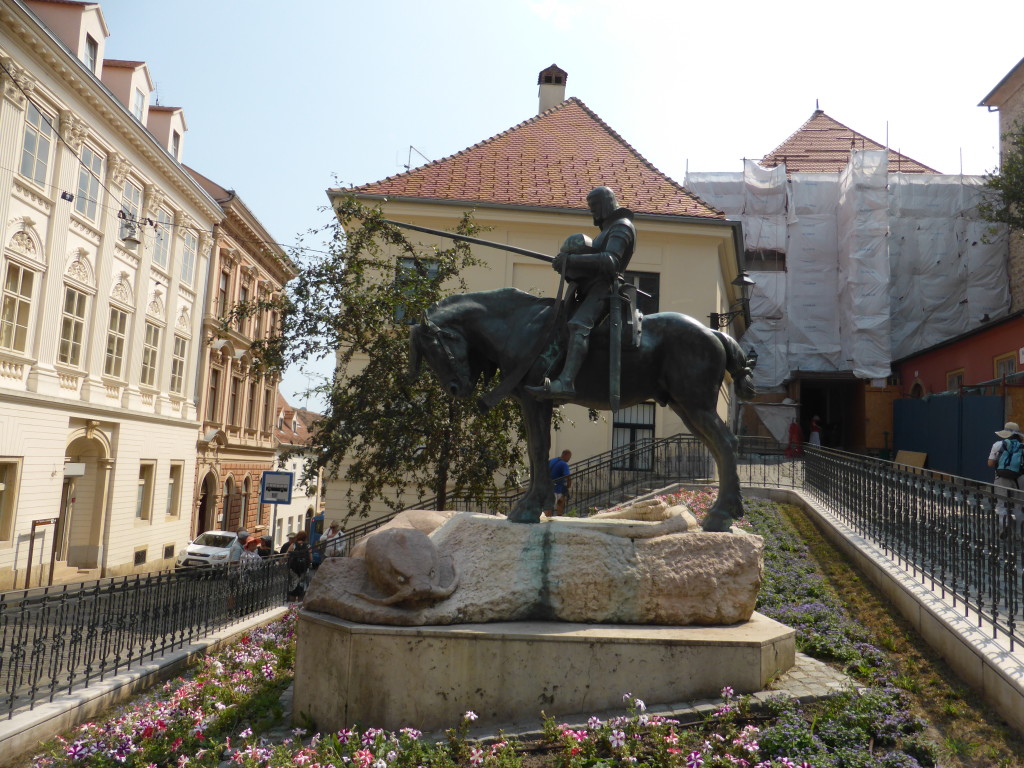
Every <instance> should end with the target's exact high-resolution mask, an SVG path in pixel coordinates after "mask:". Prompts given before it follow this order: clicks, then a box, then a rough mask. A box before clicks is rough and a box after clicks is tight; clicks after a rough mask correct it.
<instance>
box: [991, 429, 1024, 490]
mask: <svg viewBox="0 0 1024 768" xmlns="http://www.w3.org/2000/svg"><path fill="white" fill-rule="evenodd" d="M1022 464H1024V443H1021V441H1020V440H1015V439H1013V438H1007V439H1006V440H1003V449H1002V450H1001V451H1000V452H999V461H998V462H997V463H996V477H1005V478H1008V479H1010V480H1016V479H1017V478H1018V477H1020V475H1021V465H1022Z"/></svg>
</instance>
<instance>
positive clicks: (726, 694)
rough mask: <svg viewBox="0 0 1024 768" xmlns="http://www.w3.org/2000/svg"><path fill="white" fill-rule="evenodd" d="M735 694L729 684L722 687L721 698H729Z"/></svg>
mask: <svg viewBox="0 0 1024 768" xmlns="http://www.w3.org/2000/svg"><path fill="white" fill-rule="evenodd" d="M735 695H736V691H734V690H733V689H732V686H731V685H727V686H725V688H723V689H722V698H723V699H731V698H732V697H733V696H735Z"/></svg>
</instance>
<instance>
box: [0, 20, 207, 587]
mask: <svg viewBox="0 0 1024 768" xmlns="http://www.w3.org/2000/svg"><path fill="white" fill-rule="evenodd" d="M107 35H108V32H107V28H106V24H105V22H104V19H103V16H102V13H101V11H100V9H99V6H98V4H96V3H86V2H69V1H68V0H62V1H60V2H57V1H55V0H48V1H40V0H29V1H23V0H0V65H2V69H0V90H2V94H0V245H2V250H0V292H2V293H0V589H9V588H12V587H15V586H16V587H22V586H24V585H25V584H26V583H29V582H31V584H38V583H40V582H41V583H46V582H47V581H48V580H49V578H50V563H51V560H53V561H54V564H55V571H56V573H55V575H56V577H57V580H60V578H61V577H62V576H63V577H64V578H68V577H69V576H71V575H76V576H78V577H82V576H92V575H95V576H109V575H117V574H123V573H131V572H133V571H139V570H152V569H154V568H159V567H164V566H166V565H168V564H169V563H172V562H173V557H174V554H175V552H176V550H177V548H178V547H180V546H181V545H182V544H183V543H184V542H185V541H187V538H188V533H189V523H190V510H191V502H192V498H191V496H192V487H193V483H194V478H195V465H196V452H195V445H196V443H195V436H196V434H197V430H198V428H199V423H198V421H197V415H196V408H195V391H196V385H197V376H198V369H199V366H198V358H199V351H200V348H201V345H202V342H203V340H202V335H201V334H202V325H201V323H202V301H203V292H204V290H205V279H206V275H207V265H208V260H209V252H210V246H211V236H210V233H211V232H212V231H213V229H214V226H215V225H216V224H217V223H218V222H219V221H220V219H221V216H222V212H221V209H220V207H219V206H218V205H217V204H216V202H215V201H214V200H213V199H212V198H211V197H210V196H209V195H208V194H207V193H206V192H204V191H203V189H202V188H201V187H200V186H199V185H198V184H197V183H196V182H195V180H194V179H193V178H192V177H191V176H190V175H189V174H188V173H187V171H186V170H185V169H184V168H183V167H182V165H181V164H180V162H179V160H180V157H181V150H182V139H183V137H184V133H185V127H186V126H185V121H184V117H183V115H182V112H181V109H179V108H175V107H163V106H158V105H156V104H153V103H152V101H153V93H152V91H153V86H152V80H151V79H150V76H149V72H148V68H147V67H146V65H145V63H143V62H130V61H104V58H103V54H104V44H105V40H106V37H107ZM136 224H137V226H133V225H136ZM133 236H134V237H133ZM133 239H137V240H138V241H139V242H138V244H135V243H134V242H133ZM30 550H31V556H32V561H33V567H32V569H31V571H29V569H28V561H29V556H30V554H29V553H30ZM27 577H28V578H27Z"/></svg>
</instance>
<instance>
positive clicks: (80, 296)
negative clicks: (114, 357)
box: [57, 285, 88, 368]
mask: <svg viewBox="0 0 1024 768" xmlns="http://www.w3.org/2000/svg"><path fill="white" fill-rule="evenodd" d="M87 301H88V297H87V296H86V295H85V294H84V293H82V292H81V291H76V290H75V289H74V288H72V287H71V286H69V285H66V286H64V312H63V315H62V316H61V323H60V346H59V347H58V348H57V362H59V363H64V364H65V365H73V366H75V367H76V368H77V367H79V366H80V365H81V364H82V336H83V335H84V333H85V307H86V302H87Z"/></svg>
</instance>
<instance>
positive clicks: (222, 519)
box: [189, 169, 296, 535]
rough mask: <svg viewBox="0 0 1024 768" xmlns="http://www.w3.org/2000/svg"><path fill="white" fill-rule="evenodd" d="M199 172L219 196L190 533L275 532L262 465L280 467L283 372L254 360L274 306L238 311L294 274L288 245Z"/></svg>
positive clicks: (196, 175)
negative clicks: (265, 500)
mask: <svg viewBox="0 0 1024 768" xmlns="http://www.w3.org/2000/svg"><path fill="white" fill-rule="evenodd" d="M189 171H190V173H191V174H192V176H193V177H194V178H195V179H196V181H197V182H198V183H199V184H200V186H202V187H203V189H205V190H206V191H207V192H208V193H209V194H210V195H211V196H212V197H213V198H214V199H215V200H216V201H217V202H218V203H219V204H220V206H221V208H222V210H223V212H224V219H223V221H222V222H221V223H220V224H219V225H218V227H217V228H216V230H215V237H214V245H213V255H212V258H211V260H210V271H209V275H208V278H207V284H208V285H209V290H208V291H207V295H206V306H205V309H204V312H203V336H204V338H205V339H206V340H207V341H208V343H207V344H206V345H205V346H204V349H203V356H202V374H203V386H202V388H201V391H200V393H199V403H200V408H201V411H200V418H201V422H202V428H201V429H200V432H199V439H198V442H197V458H196V475H195V491H194V496H193V499H194V503H193V510H192V534H193V535H198V534H199V533H202V532H203V531H209V530H228V531H236V530H238V529H239V528H245V529H246V530H248V531H250V532H253V533H261V534H262V533H269V532H270V531H271V528H272V526H273V520H272V507H273V505H267V504H261V503H260V481H261V479H262V477H263V473H264V472H266V471H270V470H273V469H274V468H275V457H276V451H277V440H276V438H275V435H274V429H275V422H274V417H275V414H276V411H277V398H278V393H277V386H278V382H279V380H280V375H279V373H278V372H264V371H261V370H258V369H257V368H255V367H254V365H253V361H252V356H251V354H250V351H249V350H250V347H251V346H252V343H253V341H254V340H256V339H261V338H265V337H267V336H268V335H270V333H271V330H272V329H273V328H276V327H277V323H278V318H277V313H276V311H270V310H266V309H262V308H261V309H258V310H257V311H256V312H255V314H250V315H245V314H244V313H238V314H236V315H235V316H233V317H231V310H232V309H233V308H234V307H235V306H236V305H239V304H241V305H243V306H248V305H251V304H252V303H253V302H260V301H265V300H269V299H273V298H274V297H276V296H278V295H279V294H280V292H281V289H282V287H283V286H284V284H285V283H286V282H287V281H288V280H290V279H291V278H292V277H294V276H295V274H296V268H295V265H294V264H292V263H291V261H290V260H289V259H288V257H287V255H286V254H285V253H284V251H283V250H282V248H281V247H280V246H279V245H278V244H277V243H275V242H274V241H273V238H271V236H270V235H269V233H267V231H266V230H265V229H264V228H263V226H262V225H261V224H260V222H259V220H258V219H257V218H256V217H255V216H254V215H253V214H252V212H251V211H250V210H249V209H248V208H247V207H246V206H245V204H244V203H243V202H242V200H241V199H240V198H239V197H238V195H237V194H235V192H234V191H232V190H228V189H224V188H223V187H221V186H220V185H218V184H217V183H216V182H214V181H212V180H210V179H208V178H206V177H205V176H203V175H202V174H200V173H198V172H197V171H194V170H191V169H189Z"/></svg>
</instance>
